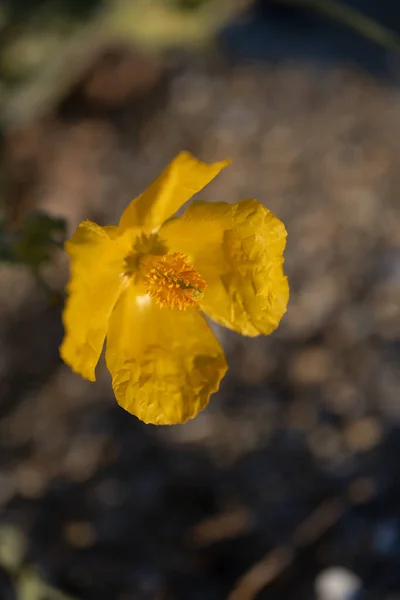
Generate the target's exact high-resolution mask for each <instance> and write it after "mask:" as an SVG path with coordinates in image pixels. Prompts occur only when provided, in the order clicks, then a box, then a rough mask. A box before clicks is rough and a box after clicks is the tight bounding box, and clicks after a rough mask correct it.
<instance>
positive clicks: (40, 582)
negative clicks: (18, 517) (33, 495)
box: [0, 524, 75, 600]
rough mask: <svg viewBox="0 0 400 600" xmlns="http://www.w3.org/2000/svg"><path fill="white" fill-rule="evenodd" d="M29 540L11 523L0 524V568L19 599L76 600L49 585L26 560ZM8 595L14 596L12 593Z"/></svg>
mask: <svg viewBox="0 0 400 600" xmlns="http://www.w3.org/2000/svg"><path fill="white" fill-rule="evenodd" d="M26 551H27V540H26V538H25V536H24V534H23V533H22V531H21V530H20V529H19V528H18V527H15V526H14V525H9V524H0V569H3V570H4V571H5V572H6V573H7V575H8V578H9V581H10V585H11V586H12V588H13V591H14V590H15V594H16V596H15V597H16V598H17V600H75V599H74V598H72V596H69V595H67V594H64V593H63V592H61V591H59V590H58V589H56V588H54V587H53V586H51V585H49V584H48V583H47V582H46V581H45V580H44V579H43V578H42V577H41V574H40V573H39V571H38V569H36V568H35V567H33V566H32V565H30V564H28V563H27V561H26V553H27V552H26ZM11 594H12V592H11V591H10V596H7V597H10V598H12V597H14V595H11Z"/></svg>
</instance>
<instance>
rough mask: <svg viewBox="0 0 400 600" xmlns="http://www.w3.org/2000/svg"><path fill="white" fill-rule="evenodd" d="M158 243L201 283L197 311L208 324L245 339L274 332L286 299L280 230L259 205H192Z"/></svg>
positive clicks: (283, 234) (163, 231)
mask: <svg viewBox="0 0 400 600" xmlns="http://www.w3.org/2000/svg"><path fill="white" fill-rule="evenodd" d="M160 237H161V238H163V239H164V240H165V241H166V243H167V245H168V246H169V248H170V249H171V250H177V249H179V251H180V252H183V253H184V254H186V255H187V256H188V257H189V259H190V260H191V261H192V263H193V266H194V267H195V269H196V270H197V271H198V272H199V273H200V275H201V277H203V278H204V279H205V280H206V282H207V288H206V290H205V293H204V297H203V298H202V300H201V301H200V306H201V308H202V309H203V310H204V312H205V313H206V314H207V315H209V316H210V317H211V318H212V319H214V320H215V321H217V322H218V323H220V324H221V325H224V326H225V327H229V328H230V329H234V330H235V331H238V332H239V333H241V334H243V335H249V336H256V335H259V334H265V335H267V334H269V333H271V332H272V331H273V330H274V329H275V328H276V327H277V326H278V324H279V322H280V320H281V318H282V316H283V315H284V313H285V312H286V306H287V303H288V299H289V285H288V281H287V277H286V276H285V275H284V272H283V251H284V248H285V244H286V229H285V226H284V225H283V223H282V222H281V221H279V219H277V218H276V217H275V216H274V215H273V213H272V212H271V211H269V210H268V209H266V208H265V207H264V206H263V205H262V204H261V203H260V202H258V201H257V200H243V201H242V202H239V203H237V204H227V203H225V202H218V203H206V202H194V203H193V204H192V205H191V206H189V208H188V209H187V210H186V212H185V214H184V215H183V216H182V217H180V218H177V219H173V220H171V221H169V222H167V223H165V225H164V226H163V227H162V228H161V230H160Z"/></svg>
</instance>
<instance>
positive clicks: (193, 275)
mask: <svg viewBox="0 0 400 600" xmlns="http://www.w3.org/2000/svg"><path fill="white" fill-rule="evenodd" d="M206 286H207V284H206V282H205V281H204V279H202V277H201V276H200V274H199V273H198V272H197V271H196V270H195V269H194V267H193V266H192V265H191V264H190V263H189V261H188V259H187V257H186V256H185V255H184V254H182V252H171V253H168V254H164V256H162V257H160V258H158V257H157V259H156V260H155V262H153V263H152V265H151V267H150V268H149V270H148V271H147V273H146V291H147V293H148V294H149V296H151V297H152V298H154V300H155V301H156V302H157V304H159V305H160V306H168V307H169V308H179V309H180V310H185V309H186V308H188V307H189V306H198V305H199V304H198V303H199V300H200V298H201V297H202V295H203V292H204V290H205V289H206Z"/></svg>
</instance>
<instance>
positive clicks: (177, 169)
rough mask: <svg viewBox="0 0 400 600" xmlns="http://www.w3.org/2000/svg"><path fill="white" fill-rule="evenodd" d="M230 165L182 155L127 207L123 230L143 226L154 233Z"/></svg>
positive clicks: (123, 215) (121, 228) (121, 223)
mask: <svg viewBox="0 0 400 600" xmlns="http://www.w3.org/2000/svg"><path fill="white" fill-rule="evenodd" d="M229 162H230V161H228V160H225V161H222V162H216V163H211V164H207V163H204V162H201V161H200V160H197V158H195V157H194V156H192V155H191V154H190V153H189V152H180V154H178V156H177V157H176V158H174V160H173V161H172V162H171V163H170V164H169V165H168V166H167V167H166V168H165V169H164V171H163V172H162V173H161V175H160V176H159V177H157V179H156V180H155V181H153V183H152V184H151V185H150V186H149V187H148V188H147V190H146V191H145V192H143V194H140V196H138V197H137V198H135V199H134V200H132V202H131V203H130V204H129V205H128V206H127V208H126V209H125V210H124V212H123V213H122V216H121V219H120V222H119V228H120V231H123V230H124V229H127V228H129V227H141V228H142V229H143V230H144V232H145V233H150V232H151V231H152V230H153V229H155V228H157V227H159V226H160V225H162V223H164V221H166V219H168V218H169V217H171V216H172V215H173V214H175V212H176V211H177V210H178V208H180V207H181V206H182V205H183V204H185V202H187V201H188V200H189V199H190V198H191V197H192V196H194V194H197V192H199V191H200V190H202V189H203V188H204V187H205V186H206V185H207V184H208V183H210V181H212V180H213V179H214V177H216V176H217V175H218V173H219V172H220V171H221V169H223V168H224V167H226V166H227V165H228V164H229Z"/></svg>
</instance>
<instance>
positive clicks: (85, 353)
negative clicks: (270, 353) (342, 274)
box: [60, 152, 289, 425]
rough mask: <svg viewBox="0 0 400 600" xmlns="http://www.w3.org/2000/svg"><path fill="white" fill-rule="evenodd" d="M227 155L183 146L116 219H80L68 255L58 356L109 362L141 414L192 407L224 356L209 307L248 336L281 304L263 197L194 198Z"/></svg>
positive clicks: (214, 379) (273, 230)
mask: <svg viewBox="0 0 400 600" xmlns="http://www.w3.org/2000/svg"><path fill="white" fill-rule="evenodd" d="M228 164H229V161H224V162H218V163H213V164H206V163H203V162H201V161H199V160H197V159H196V158H195V157H193V156H192V155H191V154H189V153H188V152H181V153H180V154H179V155H178V156H177V157H176V158H175V159H174V160H173V161H172V162H171V163H170V164H169V165H168V166H167V167H166V169H165V170H164V171H163V172H162V173H161V175H160V176H159V177H158V179H156V180H155V181H154V182H153V183H152V184H151V185H150V187H149V188H148V189H147V190H146V191H145V192H143V194H141V195H140V196H138V197H137V198H135V199H134V200H133V201H132V202H131V203H130V204H129V205H128V206H127V208H126V209H125V211H124V212H123V214H122V216H121V219H120V222H119V224H118V225H117V226H108V227H100V226H99V225H96V223H93V222H91V221H84V222H83V223H81V224H80V225H79V227H78V229H77V231H76V232H75V233H74V235H73V236H72V238H71V240H69V241H68V242H67V243H66V251H67V253H68V255H69V257H70V259H71V277H70V281H69V283H68V287H67V292H68V298H67V302H66V306H65V310H64V314H63V322H64V327H65V336H64V340H63V343H62V345H61V348H60V353H61V357H62V358H63V360H64V361H65V362H66V363H67V364H68V365H70V367H71V368H72V369H73V370H74V371H75V372H76V373H79V374H80V375H82V376H83V377H85V378H86V379H89V380H90V381H94V380H95V368H96V365H97V362H98V360H99V357H100V354H101V351H102V348H103V344H104V341H105V339H106V338H107V347H106V363H107V367H108V369H109V371H110V373H111V376H112V385H113V389H114V393H115V396H116V399H117V401H118V403H119V404H120V405H121V406H122V407H123V408H125V409H126V410H127V411H128V412H130V413H132V414H134V415H136V416H137V417H138V418H139V419H141V420H142V421H144V422H145V423H155V424H158V425H162V424H163V425H167V424H174V423H184V422H185V421H187V420H188V419H191V418H193V417H194V416H195V415H196V414H197V413H198V412H199V411H200V410H202V409H203V408H204V407H205V406H206V405H207V404H208V401H209V398H210V395H211V394H212V393H214V392H216V391H217V390H218V388H219V384H220V381H221V379H222V378H223V376H224V375H225V372H226V370H227V364H226V360H225V355H224V352H223V350H222V348H221V346H220V344H219V343H218V341H217V339H216V338H215V336H214V334H213V332H212V330H211V329H210V327H209V325H208V324H207V322H206V320H205V319H204V317H203V316H202V314H201V312H200V311H202V312H204V313H205V314H206V315H208V316H209V317H210V318H211V319H213V320H214V321H216V322H217V323H220V324H221V325H224V326H225V327H228V328H230V329H233V330H234V331H237V332H239V333H241V334H243V335H248V336H257V335H260V334H264V335H267V334H269V333H271V332H272V331H273V330H274V329H276V327H277V326H278V324H279V322H280V320H281V318H282V316H283V315H284V313H285V312H286V306H287V302H288V299H289V286H288V281H287V278H286V276H285V275H284V272H283V251H284V248H285V244H286V230H285V227H284V225H283V223H281V221H279V220H278V219H277V218H276V217H275V216H274V215H273V214H272V212H271V211H269V210H268V209H266V208H265V207H264V206H263V205H262V204H261V203H260V202H258V201H257V200H243V201H242V202H238V203H236V204H228V203H226V202H215V203H207V202H202V201H197V202H193V203H192V204H191V205H190V206H189V207H188V208H187V209H186V212H185V213H184V214H183V215H182V216H181V217H173V215H174V213H175V212H176V211H177V210H178V209H179V208H180V207H181V206H182V205H183V204H184V203H185V202H187V201H188V200H189V199H190V198H191V197H192V196H193V195H194V194H196V193H197V192H199V191H200V190H201V189H203V187H205V186H206V185H207V184H208V183H209V182H210V181H211V180H212V179H214V177H216V175H218V173H219V172H220V171H221V169H223V168H224V167H225V166H227V165H228Z"/></svg>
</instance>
